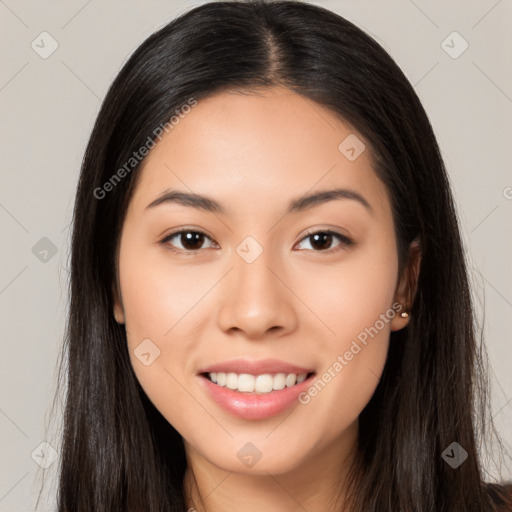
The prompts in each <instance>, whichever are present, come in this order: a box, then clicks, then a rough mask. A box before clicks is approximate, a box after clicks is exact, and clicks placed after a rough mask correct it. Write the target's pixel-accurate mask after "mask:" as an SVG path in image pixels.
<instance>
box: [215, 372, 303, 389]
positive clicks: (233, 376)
mask: <svg viewBox="0 0 512 512" xmlns="http://www.w3.org/2000/svg"><path fill="white" fill-rule="evenodd" d="M208 376H209V377H210V380H211V381H212V382H215V383H216V384H217V385H218V386H225V387H227V388H229V389H234V390H237V391H242V392H247V393H252V392H254V391H255V392H256V393H270V392H271V391H273V390H278V389H284V387H285V386H286V387H287V388H289V387H291V386H294V385H295V384H299V383H300V382H302V381H304V380H306V377H307V373H301V374H299V375H297V374H295V373H288V374H286V373H276V374H275V375H271V374H270V373H265V374H263V375H250V374H248V373H241V374H240V375H239V374H237V373H222V372H217V373H209V374H208Z"/></svg>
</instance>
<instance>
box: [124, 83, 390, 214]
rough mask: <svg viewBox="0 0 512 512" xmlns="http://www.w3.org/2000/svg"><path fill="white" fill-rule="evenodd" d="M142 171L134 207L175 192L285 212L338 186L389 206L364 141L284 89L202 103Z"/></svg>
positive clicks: (227, 93) (214, 97) (330, 114)
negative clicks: (298, 200)
mask: <svg viewBox="0 0 512 512" xmlns="http://www.w3.org/2000/svg"><path fill="white" fill-rule="evenodd" d="M347 150H349V152H348V153H347ZM354 154H355V156H356V158H355V159H354V158H353V156H354ZM349 157H350V158H349ZM139 172H140V173H141V175H140V176H139V179H138V184H137V188H136V190H135V194H134V197H133V201H135V202H141V206H142V202H146V204H147V202H148V200H150V199H154V198H155V197H156V196H157V195H158V194H161V193H162V192H163V191H164V190H166V189H174V188H179V189H180V190H187V191H189V192H194V193H199V194H205V195H210V196H211V195H215V197H216V198H218V200H219V202H221V203H223V204H226V205H231V206H233V208H236V207H237V205H238V206H239V207H241V208H243V206H244V205H245V206H247V205H248V202H251V201H253V202H254V205H258V206H259V207H261V206H265V205H266V206H267V207H268V206H270V204H272V203H274V202H275V203H276V204H280V205H281V206H283V205H284V204H285V203H286V204H288V202H289V199H290V198H296V197H297V196H300V195H302V194H305V193H307V192H308V191H312V190H315V189H319V190H324V189H328V188H335V187H346V188H350V189H357V190H358V191H359V192H361V191H363V192H364V193H365V195H366V196H370V198H371V199H372V201H373V202H377V203H382V206H385V204H384V203H385V202H386V201H387V197H386V195H387V194H386V190H385V188H384V186H383V184H382V182H381V181H380V180H379V179H378V178H377V176H376V174H375V171H374V169H373V161H372V156H371V154H370V151H369V148H368V144H367V142H366V141H364V139H363V137H362V136H361V135H360V134H359V133H357V132H356V131H355V130H354V129H353V128H351V127H350V125H348V124H347V123H346V122H344V121H343V120H342V119H340V117H339V116H337V115H336V114H335V113H333V112H331V111H330V110H329V109H327V108H325V107H323V106H321V105H319V104H317V103H315V102H313V101H312V100H309V99H307V98H305V97H303V96H301V95H298V94H296V93H294V92H292V91H290V90H288V89H285V88H282V87H273V88H267V89H263V90H260V91H258V92H256V93H255V92H248V91H225V92H221V93H217V94H215V95H212V96H210V97H208V98H205V99H202V100H200V101H199V102H198V103H197V105H196V106H194V107H193V108H191V109H187V113H186V114H182V116H181V117H180V118H179V121H178V122H177V123H176V124H175V125H174V127H173V128H172V129H171V130H170V131H169V133H167V134H165V135H164V136H163V137H162V140H161V141H160V142H158V143H157V144H156V147H155V148H154V149H153V150H151V152H150V153H149V155H148V156H147V157H146V159H145V160H144V162H143V165H142V167H141V169H140V170H139ZM262 201H263V203H262ZM226 209H228V210H229V209H230V208H229V207H228V208H226Z"/></svg>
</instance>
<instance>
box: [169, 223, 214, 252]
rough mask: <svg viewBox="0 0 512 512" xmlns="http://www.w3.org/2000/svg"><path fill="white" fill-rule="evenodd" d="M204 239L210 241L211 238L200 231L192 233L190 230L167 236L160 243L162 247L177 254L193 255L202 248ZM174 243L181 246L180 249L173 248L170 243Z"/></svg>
mask: <svg viewBox="0 0 512 512" xmlns="http://www.w3.org/2000/svg"><path fill="white" fill-rule="evenodd" d="M205 238H207V239H208V240H211V238H210V237H209V236H208V235H207V234H206V233H203V232H202V231H194V230H191V229H183V230H181V231H175V232H174V233H171V234H170V235H167V236H166V237H165V238H164V239H163V240H161V241H160V244H162V245H169V247H170V249H171V250H172V251H175V252H179V253H187V252H189V253H194V252H196V251H198V250H199V249H201V248H202V245H203V243H204V240H205ZM174 239H176V241H177V242H178V243H179V244H181V247H175V246H174V245H173V244H172V243H171V241H172V240H174Z"/></svg>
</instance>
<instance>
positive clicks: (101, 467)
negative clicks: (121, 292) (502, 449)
mask: <svg viewBox="0 0 512 512" xmlns="http://www.w3.org/2000/svg"><path fill="white" fill-rule="evenodd" d="M272 85H284V86H286V87H288V88H289V89H291V90H293V91H295V92H297V93H298V94H301V95H302V96H303V97H305V98H307V99H309V100H312V101H314V102H317V103H319V104H321V105H324V106H326V107H328V108H329V109H330V110H331V111H332V112H334V113H336V114H337V115H339V116H340V117H341V118H342V119H343V120H344V121H346V122H348V123H349V124H350V125H352V126H354V127H355V128H356V129H357V131H358V132H359V133H360V134H362V136H363V137H364V138H365V139H366V140H367V141H368V143H369V146H370V148H371V154H372V155H373V157H374V160H375V171H376V173H377V175H378V176H379V177H380V179H381V180H382V181H383V182H384V183H385V185H386V186H387V189H388V191H389V194H390V198H391V203H392V208H393V215H394V222H395V229H396V234H397V240H398V254H399V261H400V269H402V270H403V269H404V268H405V263H406V260H407V255H408V248H409V246H410V244H411V242H412V241H413V240H418V241H419V242H420V245H421V250H422V260H421V268H420V272H419V277H418V286H417V294H416V297H415V299H414V303H413V306H412V310H411V321H410V323H409V325H408V326H407V327H406V328H405V329H402V330H401V331H398V332H393V333H392V334H391V339H390V348H389V355H388V359H387V362H386V366H385V368H384V372H383V375H382V378H381V381H380V383H379V385H378V387H377V389H376V391H375V394H374V396H373V397H372V398H371V400H370V402H369V403H368V405H367V406H366V408H365V409H364V410H363V412H362V413H361V415H360V422H359V423H360V427H359V446H358V458H357V461H358V463H357V469H355V468H356V466H354V471H353V473H352V480H351V487H350V489H351V492H350V494H349V496H350V500H351V501H350V504H351V508H350V510H354V511H375V512H381V511H382V512H384V511H386V512H390V511H393V512H398V511H401V512H412V511H414V512H433V511H435V512H441V511H458V512H459V511H479V512H482V511H495V510H501V508H499V507H501V506H505V503H506V494H505V487H504V486H501V485H499V484H489V483H486V482H485V479H484V477H483V466H482V464H481V463H480V456H479V446H480V436H481V435H483V433H484V432H487V430H486V429H485V428H484V427H485V425H487V424H488V421H487V422H486V421H485V418H486V403H487V402H486V400H485V399H486V391H485V389H486V387H485V385H486V382H485V381H486V373H485V367H484V366H482V361H483V359H482V354H481V351H482V347H481V346H480V345H479V343H478V342H477V341H478V340H476V339H475V322H474V316H473V306H472V300H471V296H470V289H469V285H468V277H467V271H466V263H465V257H464V252H463V248H462V243H461V239H460V235H459V227H458V223H457V217H456V213H455V210H454V202H453V199H452V196H451V192H450V187H449V182H448V179H447V175H446V171H445V167H444V164H443V161H442V158H441V156H440V151H439V148H438V145H437V142H436V139H435V136H434V133H433V130H432V128H431V126H430V123H429V120H428V118H427V115H426V113H425V111H424V109H423V107H422V105H421V104H420V101H419V99H418V97H417V95H416V94H415V92H414V89H413V88H412V87H411V85H410V84H409V82H408V81H407V79H406V77H405V76H404V74H403V73H402V71H401V70H400V69H399V67H398V66H397V64H396V63H395V62H394V61H393V60H392V58H391V57H390V56H389V55H388V54H387V53H386V52H385V51H384V50H383V49H382V48H381V46H379V45H378V44H377V43H376V42H375V41H374V40H373V39H372V38H371V37H369V36H368V35H366V34H365V33H364V32H363V31H362V30H360V29H359V28H357V27H356V26H354V25H353V24H352V23H350V22H348V21H347V20H345V19H344V18H342V17H340V16H338V15H336V14H334V13H332V12H330V11H328V10H326V9H323V8H320V7H317V6H314V5H309V4H305V3H302V2H295V1H264V0H255V1H227V2H212V3H208V4H205V5H202V6H200V7H197V8H194V9H192V10H190V11H188V12H186V13H185V14H183V15H181V16H180V17H179V18H177V19H176V20H174V21H172V22H171V23H169V24H168V25H166V26H165V27H163V28H162V29H160V30H158V31H157V32H156V33H154V34H153V35H151V36H150V37H149V38H148V39H147V40H146V41H144V43H143V44H142V45H141V46H140V47H139V48H138V49H137V50H136V51H135V52H134V54H133V55H132V56H131V57H130V59H129V60H128V61H127V62H126V64H125V65H124V67H123V68H122V70H121V71H120V73H119V75H118V76H117V78H116V79H115V81H114V83H113V84H112V86H111V87H110V89H109V91H108V93H107V95H106V97H105V99H104V101H103V104H102V107H101V110H100V113H99V115H98V118H97V120H96V124H95V126H94V129H93V131H92V135H91V138H90V141H89V144H88V146H87V150H86V153H85V157H84V160H83V164H82V169H81V174H80V179H79V184H78V190H77V195H76V203H75V209H74V220H73V231H72V250H71V277H70V309H69V317H68V324H67V332H66V338H65V343H64V352H63V354H65V356H66V366H65V371H66V372H67V373H66V377H67V386H68V388H67V397H66V407H65V412H64V432H63V445H62V456H61V466H60V480H59V491H58V503H59V505H58V510H59V511H60V512H64V511H66V512H91V511H95V512H103V511H105V512H107V511H108V512H112V511H119V512H121V511H130V512H140V511H142V510H144V511H146V512H163V511H165V512H169V511H179V512H183V511H184V510H185V501H184V496H183V490H182V482H183V476H184V472H185V469H186V457H185V451H184V446H183V442H182V438H181V436H180V435H179V433H178V432H177V431H176V430H175V429H174V428H173V427H172V425H170V424H169V423H168V422H167V421H166V420H165V419H164V418H163V416H162V415H161V414H160V413H159V412H158V411H157V410H156V408H155V407H154V406H153V405H152V403H151V402H150V401H149V399H148V397H147V396H146V395H145V393H144V391H143V390H142V388H141V386H140V385H139V383H138V381H137V378H136V376H135V374H134V371H133V369H132V367H131V364H130V360H129V354H128V349H127V340H126V332H125V329H124V326H123V325H118V324H117V323H116V321H115V319H114V316H113V313H112V312H113V294H112V290H113V288H114V287H115V286H116V282H117V281H116V275H117V273H116V252H117V248H118V241H119V234H120V231H121V227H122V224H123V219H124V214H125V211H126V207H127V204H128V202H129V200H130V197H131V194H132V192H133V189H134V186H135V182H136V177H137V172H138V169H139V167H140V165H134V166H133V168H130V169H127V168H126V167H125V171H126V172H125V173H123V176H122V179H119V180H117V179H116V180H114V181H113V180H112V176H113V174H115V173H116V171H117V170H118V169H120V168H122V167H123V165H125V164H126V162H128V161H129V160H130V157H131V156H132V154H133V152H134V151H136V150H138V148H140V147H142V146H143V145H144V144H146V143H147V141H148V140H156V134H157V133H159V132H158V131H155V130H157V128H158V127H159V126H163V125H165V124H166V123H168V121H169V119H170V118H171V117H172V116H173V115H175V112H176V111H179V110H180V108H181V107H182V106H183V105H186V104H187V103H188V102H189V101H190V99H191V98H193V99H195V100H196V101H201V99H202V98H205V97H207V96H209V95H212V94H213V93H217V92H220V91H222V90H224V89H227V88H238V89H244V88H245V89H248V90H250V89H253V88H257V87H266V86H272ZM148 138H149V139H148ZM118 177H119V175H118ZM109 180H110V181H109ZM107 182H109V183H110V184H111V186H109V187H108V188H109V191H108V194H106V195H105V197H99V196H100V195H101V194H103V192H102V193H101V194H99V193H98V190H100V189H101V190H103V191H104V190H105V189H106V187H105V184H106V183H107ZM95 191H96V193H95ZM63 371H64V370H63ZM480 420H482V421H480ZM492 431H493V432H494V429H493V430H492ZM453 442H457V443H458V444H459V445H460V446H461V447H462V448H463V449H464V450H465V451H466V452H467V453H468V458H467V460H465V461H464V462H463V463H462V464H461V465H460V466H459V467H458V468H457V469H454V468H452V467H451V466H450V465H449V464H448V463H447V462H446V460H445V458H443V456H442V455H443V452H444V451H445V449H446V448H448V447H449V446H450V445H451V444H452V443H453ZM508 504H509V505H510V501H509V502H508Z"/></svg>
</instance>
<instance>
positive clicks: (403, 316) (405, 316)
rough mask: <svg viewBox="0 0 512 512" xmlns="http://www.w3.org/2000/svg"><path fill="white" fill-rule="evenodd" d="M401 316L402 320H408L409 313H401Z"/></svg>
mask: <svg viewBox="0 0 512 512" xmlns="http://www.w3.org/2000/svg"><path fill="white" fill-rule="evenodd" d="M400 316H401V317H402V318H407V317H408V316H409V313H407V311H404V312H403V313H400Z"/></svg>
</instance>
